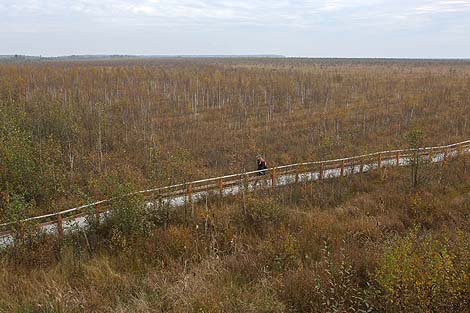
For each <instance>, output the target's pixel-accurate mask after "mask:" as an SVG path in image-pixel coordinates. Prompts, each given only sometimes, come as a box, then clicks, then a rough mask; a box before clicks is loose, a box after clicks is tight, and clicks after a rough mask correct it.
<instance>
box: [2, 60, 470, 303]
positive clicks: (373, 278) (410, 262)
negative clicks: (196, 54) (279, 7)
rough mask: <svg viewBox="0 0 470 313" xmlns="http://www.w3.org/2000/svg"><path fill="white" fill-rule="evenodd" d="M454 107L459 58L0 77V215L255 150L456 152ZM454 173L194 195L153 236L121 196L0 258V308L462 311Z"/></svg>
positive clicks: (464, 203) (73, 202)
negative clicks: (98, 214)
mask: <svg viewBox="0 0 470 313" xmlns="http://www.w3.org/2000/svg"><path fill="white" fill-rule="evenodd" d="M469 108H470V63H469V62H464V61H446V62H445V61H440V62H438V61H398V60H395V61H394V60H369V61H365V60H364V61H361V60H304V59H191V60H186V59H161V60H120V61H109V60H108V61H89V62H78V61H77V62H44V63H39V62H38V63H22V64H0V121H1V122H0V221H12V220H16V219H19V218H23V217H27V216H31V215H34V214H39V213H45V212H53V211H57V210H63V209H66V208H70V207H74V206H77V205H80V204H83V203H85V202H87V201H90V200H93V199H101V198H105V197H110V196H113V195H119V194H124V193H126V192H129V191H132V190H138V189H141V188H147V187H154V186H165V185H168V184H172V183H178V182H184V181H189V180H193V179H198V178H205V177H209V176H216V175H220V174H228V173H233V172H241V171H243V170H252V169H254V168H255V156H256V154H257V153H263V154H264V155H265V156H266V158H267V160H268V162H269V165H270V166H271V165H282V164H288V163H293V162H297V161H310V160H320V159H327V158H336V157H342V156H350V155H356V154H362V153H365V152H371V151H378V150H383V149H387V148H403V147H406V146H409V145H410V140H409V138H410V136H409V134H410V131H412V130H416V129H418V130H419V134H423V137H422V138H421V139H420V140H421V141H422V143H423V144H425V145H436V144H447V143H451V142H457V141H461V140H466V139H469V138H470V129H469V128H470V125H467V124H468V119H469V117H470V113H469V110H468V109H469ZM411 133H412V132H411ZM468 162H469V160H468V158H466V157H460V158H458V159H457V160H455V161H451V162H448V164H446V165H444V166H443V165H442V164H434V165H433V164H423V165H422V166H421V167H420V170H419V173H418V172H413V174H412V175H413V177H414V178H413V181H411V179H410V171H411V169H410V168H400V169H397V168H395V169H387V170H381V171H377V172H372V173H369V174H361V175H357V176H354V177H347V178H342V179H337V180H329V181H323V182H316V183H312V184H300V185H295V186H290V187H286V188H284V189H281V190H277V191H276V192H272V191H270V192H258V193H256V194H250V195H243V197H242V196H239V197H238V196H237V197H229V198H227V199H224V200H223V201H221V200H220V199H208V200H207V203H201V204H196V205H195V207H194V208H192V209H193V211H194V214H193V215H194V216H193V218H188V217H187V216H186V215H184V214H182V212H179V211H178V210H177V211H172V212H171V214H170V218H169V220H165V223H163V222H162V217H161V216H159V215H158V214H157V215H155V214H153V215H150V216H149V215H148V214H146V212H145V211H143V209H142V208H143V205H142V199H139V198H138V197H137V198H131V199H125V200H122V201H121V202H117V203H115V208H116V214H114V215H113V217H112V218H110V219H109V220H108V221H107V222H106V223H103V224H100V225H92V227H91V228H90V229H89V230H88V231H87V232H86V233H85V232H78V233H76V234H74V235H70V236H67V237H66V238H65V239H64V240H63V241H61V242H59V241H58V240H57V238H56V237H54V236H43V235H40V234H36V235H37V236H35V237H34V238H35V239H28V240H26V241H18V243H17V245H15V247H12V248H9V249H6V250H2V251H1V252H0V312H84V311H85V312H358V311H362V312H470V296H469V295H470V261H469V260H470V254H469V251H470V224H469V214H470V207H469V203H470V202H469V201H468V200H469V196H468V190H469V188H470V174H469V172H468ZM418 176H419V179H417V178H418ZM415 178H416V182H415V181H414V179H415ZM418 182H419V184H418ZM31 238H33V237H31Z"/></svg>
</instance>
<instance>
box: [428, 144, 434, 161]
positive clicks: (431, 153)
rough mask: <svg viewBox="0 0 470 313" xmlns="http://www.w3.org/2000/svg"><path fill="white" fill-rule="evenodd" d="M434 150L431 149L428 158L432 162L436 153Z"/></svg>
mask: <svg viewBox="0 0 470 313" xmlns="http://www.w3.org/2000/svg"><path fill="white" fill-rule="evenodd" d="M433 152H434V151H433V148H431V149H429V154H428V159H429V162H431V163H432V156H433V154H434V153H433Z"/></svg>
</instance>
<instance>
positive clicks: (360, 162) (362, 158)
mask: <svg viewBox="0 0 470 313" xmlns="http://www.w3.org/2000/svg"><path fill="white" fill-rule="evenodd" d="M363 171H364V157H361V159H360V160H359V173H361V174H362V172H363Z"/></svg>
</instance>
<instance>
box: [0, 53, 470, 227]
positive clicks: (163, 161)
mask: <svg viewBox="0 0 470 313" xmlns="http://www.w3.org/2000/svg"><path fill="white" fill-rule="evenodd" d="M469 75H470V65H469V64H468V63H467V62H417V61H416V62H411V61H410V62H405V61H380V60H378V61H351V60H333V61H326V60H303V59H293V60H289V59H286V60H259V59H258V60H249V59H230V60H223V59H215V60H214V59H212V60H211V59H208V60H204V59H202V60H184V59H180V60H178V59H175V60H171V59H164V60H140V61H139V60H134V61H96V62H69V63H65V62H48V63H32V64H3V65H1V64H0V120H1V121H2V123H0V140H1V145H0V160H1V162H0V192H1V197H0V208H1V210H2V211H3V212H5V214H3V215H2V217H1V218H0V219H2V220H5V219H7V220H12V219H14V218H15V217H16V215H17V214H16V213H15V214H13V213H11V212H12V211H13V212H18V211H22V212H23V213H22V214H26V215H30V214H36V213H39V212H45V211H47V212H50V211H54V210H58V209H65V208H68V207H71V206H75V205H77V204H80V203H83V202H85V201H87V200H89V199H90V198H101V197H104V196H106V192H107V189H108V188H107V186H108V185H109V183H110V180H113V179H114V180H118V181H123V180H125V181H129V182H132V183H133V184H134V185H135V186H136V187H138V188H143V187H149V186H163V185H168V184H170V183H175V182H183V181H188V180H191V179H196V178H204V177H207V176H216V175H219V174H226V173H232V172H240V171H243V170H244V169H246V170H249V169H253V167H254V164H253V163H254V160H253V159H254V156H255V155H256V154H257V153H260V152H262V153H264V154H265V155H266V157H267V159H268V161H269V164H270V165H280V164H287V163H291V162H295V161H306V160H316V159H324V158H328V157H340V156H348V155H355V154H360V153H364V152H367V151H371V150H374V151H376V150H382V149H386V148H398V147H400V148H401V147H403V146H405V145H406V140H405V139H404V134H405V133H407V132H408V131H409V129H410V128H414V127H419V128H421V129H422V130H423V131H424V133H425V134H427V138H426V140H425V141H424V143H425V144H427V145H433V144H443V143H450V142H456V141H460V140H462V139H468V137H469V134H470V130H469V127H467V124H468V123H467V121H468V107H469V104H470V103H469V101H470V79H469ZM13 207H14V208H13Z"/></svg>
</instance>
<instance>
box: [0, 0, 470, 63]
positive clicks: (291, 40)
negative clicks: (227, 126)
mask: <svg viewBox="0 0 470 313" xmlns="http://www.w3.org/2000/svg"><path fill="white" fill-rule="evenodd" d="M0 54H29V55H43V56H56V55H69V54H139V55H148V54H152V55H156V54H283V55H287V56H311V57H418V58H436V57H437V58H441V57H442V58H452V57H464V58H470V0H271V1H261V0H226V1H218V0H0Z"/></svg>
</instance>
